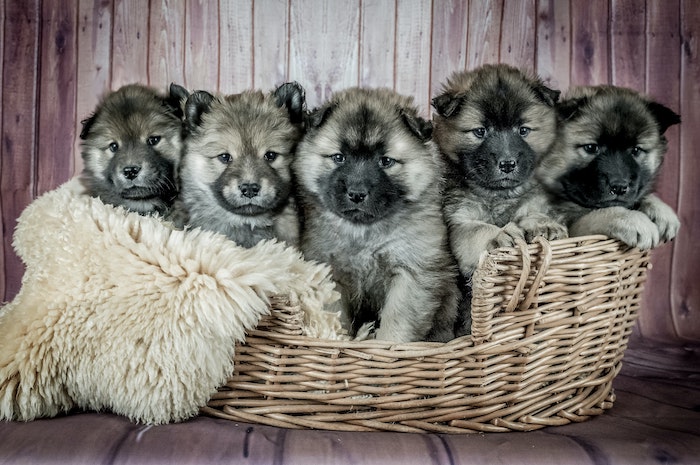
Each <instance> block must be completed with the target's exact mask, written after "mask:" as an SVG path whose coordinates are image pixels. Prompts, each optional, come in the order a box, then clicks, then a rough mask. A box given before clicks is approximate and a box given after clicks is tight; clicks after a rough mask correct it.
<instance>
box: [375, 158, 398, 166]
mask: <svg viewBox="0 0 700 465" xmlns="http://www.w3.org/2000/svg"><path fill="white" fill-rule="evenodd" d="M395 163H396V160H394V159H393V158H389V157H382V158H380V159H379V166H381V167H382V168H391V167H392V166H394V164H395Z"/></svg>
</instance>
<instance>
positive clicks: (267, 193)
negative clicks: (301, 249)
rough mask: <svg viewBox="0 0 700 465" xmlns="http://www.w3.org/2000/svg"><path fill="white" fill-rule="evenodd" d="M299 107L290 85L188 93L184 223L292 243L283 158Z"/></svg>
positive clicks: (286, 159)
mask: <svg viewBox="0 0 700 465" xmlns="http://www.w3.org/2000/svg"><path fill="white" fill-rule="evenodd" d="M303 111H304V90H303V89H302V87H301V86H299V85H298V84H296V83H287V84H283V85H282V86H280V87H278V88H277V89H276V90H275V91H273V92H272V93H270V94H263V93H262V92H260V91H246V92H243V93H240V94H235V95H228V96H214V95H211V94H209V93H207V92H204V91H197V92H194V93H193V94H192V95H191V96H190V97H189V98H188V100H187V104H186V107H185V115H186V117H185V119H186V124H185V126H186V127H187V138H186V148H185V155H184V158H183V163H182V170H181V176H182V190H181V195H180V199H179V202H178V204H179V206H180V208H181V209H182V210H183V211H184V212H185V214H184V215H182V216H183V217H184V218H185V220H184V221H185V223H186V224H187V225H188V226H189V227H201V228H203V229H207V230H212V231H217V232H219V233H221V234H224V235H226V236H227V237H228V238H229V239H231V240H233V241H235V242H236V243H237V244H239V245H241V246H243V247H252V246H254V245H255V244H257V243H258V242H259V241H261V240H267V239H278V240H281V241H285V242H286V243H288V244H289V245H297V243H298V237H299V218H298V214H297V210H296V206H295V202H294V199H293V196H292V177H291V167H290V164H291V162H292V158H293V152H294V148H295V146H296V144H297V142H298V140H299V139H300V137H301V135H302V131H303V128H302V124H301V116H300V115H301V114H302V113H303Z"/></svg>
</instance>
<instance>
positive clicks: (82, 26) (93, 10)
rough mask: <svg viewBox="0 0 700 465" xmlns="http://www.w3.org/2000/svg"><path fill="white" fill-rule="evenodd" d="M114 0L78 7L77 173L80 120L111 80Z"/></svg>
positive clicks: (78, 167) (87, 0)
mask: <svg viewBox="0 0 700 465" xmlns="http://www.w3.org/2000/svg"><path fill="white" fill-rule="evenodd" d="M113 13H114V11H113V8H112V4H111V2H95V1H93V0H80V3H79V7H78V34H77V42H78V54H77V72H76V77H75V78H76V82H77V90H76V93H75V101H76V103H75V112H76V119H75V124H74V125H73V126H74V128H75V129H74V133H73V134H74V137H73V139H74V140H75V142H74V155H73V166H74V174H78V173H80V172H82V170H83V159H82V157H81V156H80V137H79V134H80V128H81V125H80V122H81V121H82V120H84V119H85V118H87V117H89V116H90V115H91V114H92V112H93V111H95V107H96V106H97V102H98V101H99V99H100V97H101V96H102V95H103V94H104V93H105V92H106V91H107V90H108V89H109V88H110V85H111V82H112V71H111V70H112V16H113Z"/></svg>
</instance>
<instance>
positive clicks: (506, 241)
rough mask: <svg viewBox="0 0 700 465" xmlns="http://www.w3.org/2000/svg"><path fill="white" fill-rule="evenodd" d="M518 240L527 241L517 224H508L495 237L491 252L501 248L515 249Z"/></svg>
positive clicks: (490, 248)
mask: <svg viewBox="0 0 700 465" xmlns="http://www.w3.org/2000/svg"><path fill="white" fill-rule="evenodd" d="M516 239H523V240H524V239H525V235H524V234H523V230H522V229H520V227H518V225H516V224H515V223H512V222H511V223H508V224H506V225H505V226H503V227H502V228H501V230H500V231H499V232H498V233H497V234H496V235H495V236H494V238H493V239H492V240H491V243H490V244H489V248H488V249H489V250H493V249H498V248H499V247H513V246H514V245H515V240H516Z"/></svg>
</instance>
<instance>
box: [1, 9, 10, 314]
mask: <svg viewBox="0 0 700 465" xmlns="http://www.w3.org/2000/svg"><path fill="white" fill-rule="evenodd" d="M0 24H5V8H4V4H3V8H0ZM4 57H5V29H4V28H0V66H3V58H4ZM3 69H4V67H3ZM3 83H4V81H3V73H2V72H1V71H0V89H4V87H3ZM4 94H5V92H0V108H3V109H4V106H3V95H4ZM0 134H2V139H4V135H5V132H4V131H3V118H2V117H0ZM2 149H3V141H2V140H0V225H4V218H5V215H3V204H2V197H3V195H2V194H3V191H4V189H2V188H3V187H4V186H3V184H2V183H1V182H2V176H1V174H2V162H1V160H2V154H3V150H2ZM0 240H1V241H2V244H3V247H2V249H0V300H2V301H3V302H4V301H5V300H4V297H5V279H4V278H5V247H4V244H5V243H6V242H9V241H10V238H9V237H8V238H7V241H6V240H5V231H4V228H3V227H0Z"/></svg>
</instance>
